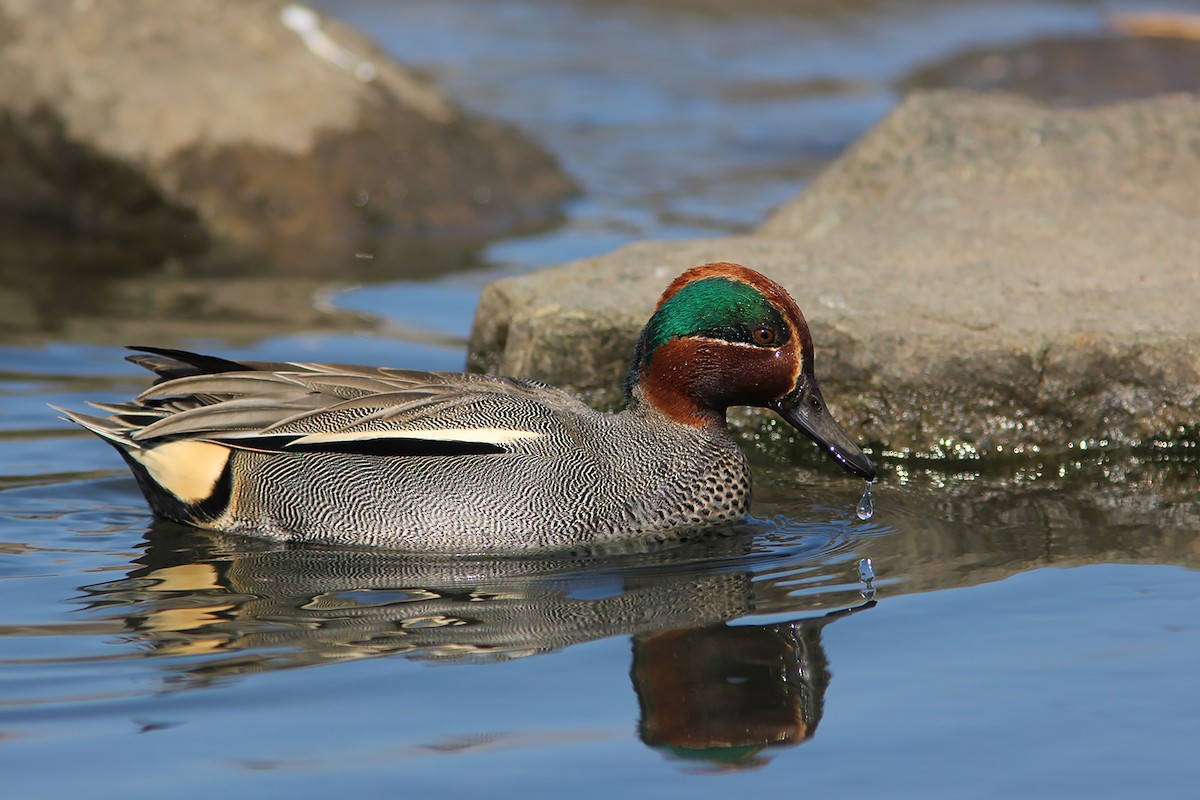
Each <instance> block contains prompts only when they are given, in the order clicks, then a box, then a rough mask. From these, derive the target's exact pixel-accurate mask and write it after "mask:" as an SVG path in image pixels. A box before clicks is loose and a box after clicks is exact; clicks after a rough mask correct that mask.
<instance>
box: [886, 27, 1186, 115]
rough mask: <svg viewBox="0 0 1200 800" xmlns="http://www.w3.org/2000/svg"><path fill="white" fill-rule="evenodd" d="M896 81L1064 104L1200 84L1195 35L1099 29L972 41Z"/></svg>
mask: <svg viewBox="0 0 1200 800" xmlns="http://www.w3.org/2000/svg"><path fill="white" fill-rule="evenodd" d="M900 86H901V88H902V89H903V90H905V91H913V90H915V89H944V88H952V87H953V88H960V89H970V90H972V91H1005V92H1013V93H1016V94H1021V95H1024V96H1026V97H1029V98H1032V99H1034V100H1038V101H1040V102H1043V103H1046V104H1047V105H1053V106H1061V107H1084V106H1095V105H1101V104H1103V103H1115V102H1118V101H1123V100H1136V99H1140V98H1144V97H1151V96H1153V95H1156V94H1167V93H1170V92H1200V40H1197V39H1186V38H1166V37H1162V36H1132V37H1127V36H1098V37H1091V38H1087V37H1072V38H1055V39H1039V40H1037V41H1032V42H1022V43H1020V44H1016V45H1010V46H1007V47H983V48H976V49H972V50H968V51H966V52H963V53H959V54H957V55H954V56H951V57H950V58H948V59H945V60H942V61H939V62H937V63H935V64H928V65H926V66H923V67H921V68H919V69H917V70H915V71H914V72H912V73H911V74H909V75H908V76H907V77H905V78H904V80H903V81H901V83H900Z"/></svg>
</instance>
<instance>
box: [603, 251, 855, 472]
mask: <svg viewBox="0 0 1200 800" xmlns="http://www.w3.org/2000/svg"><path fill="white" fill-rule="evenodd" d="M627 390H628V393H629V395H630V396H631V397H632V398H634V399H636V400H638V401H643V402H647V403H649V404H650V405H652V406H653V407H654V408H656V409H658V411H660V412H661V413H662V414H664V415H666V416H667V417H668V418H670V419H672V420H674V421H676V422H679V423H683V424H686V425H695V426H710V425H720V426H723V425H725V412H726V410H727V409H728V408H729V407H730V406H760V407H763V408H770V409H772V410H773V411H775V412H776V413H777V414H779V416H781V417H783V419H784V420H786V421H787V422H788V423H789V424H790V425H792V426H793V427H795V428H796V429H797V430H799V431H800V432H802V433H803V434H804V435H805V436H808V437H809V438H810V439H812V440H813V441H814V442H816V443H817V444H818V445H819V446H820V447H821V448H822V449H823V450H825V452H827V453H828V454H829V455H831V456H832V457H833V458H834V459H836V460H837V462H838V463H839V464H841V465H842V467H844V468H845V469H846V470H847V471H848V472H851V473H853V474H855V475H858V476H859V477H862V478H865V479H867V480H874V479H875V465H874V464H872V463H871V460H870V459H869V458H867V456H866V454H865V453H863V451H862V449H861V448H859V446H858V445H857V444H855V443H854V441H853V440H851V438H850V436H849V435H848V434H847V433H846V432H845V431H844V430H842V426H841V425H839V424H838V423H837V420H835V419H834V418H833V416H832V415H831V414H830V413H829V410H828V409H827V408H826V406H825V400H824V399H823V398H822V397H821V390H820V388H819V387H818V386H817V379H816V377H815V376H814V374H813V342H812V336H811V335H810V334H809V332H808V324H807V323H806V322H805V321H804V314H803V313H801V311H800V307H799V306H797V305H796V301H795V300H793V299H792V297H791V295H789V294H788V293H787V290H785V289H784V288H783V287H782V286H780V285H779V284H777V283H775V281H773V280H771V279H770V278H767V277H765V276H763V275H760V274H759V273H757V272H755V271H754V270H752V269H748V268H746V267H743V266H739V265H737V264H728V263H717V264H705V265H703V266H700V267H694V268H692V269H690V270H688V271H687V272H685V273H683V274H682V275H680V276H679V277H678V278H676V279H675V280H674V281H673V282H672V283H671V285H670V286H668V287H667V290H666V291H665V292H663V296H662V298H661V299H660V300H659V301H658V308H657V309H656V310H655V312H654V316H652V317H651V318H650V322H649V323H647V325H646V328H645V330H643V331H642V336H641V339H640V340H639V341H638V346H637V351H636V352H635V353H634V358H633V365H632V367H631V369H630V373H629V381H628V385H627Z"/></svg>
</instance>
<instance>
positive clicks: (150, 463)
mask: <svg viewBox="0 0 1200 800" xmlns="http://www.w3.org/2000/svg"><path fill="white" fill-rule="evenodd" d="M127 452H128V453H129V455H130V457H132V458H133V459H134V460H136V461H137V462H138V463H139V464H141V465H142V466H143V467H145V468H146V471H147V472H148V473H150V477H151V478H153V479H154V482H155V483H157V484H158V485H159V486H161V487H162V488H164V489H166V490H167V491H168V492H170V493H171V494H173V495H175V496H176V497H178V498H179V499H180V500H182V501H183V502H185V503H199V502H202V501H204V500H207V499H208V497H209V496H210V495H211V494H212V491H213V487H215V486H216V485H217V479H218V478H220V477H221V471H222V470H224V469H225V463H226V462H227V461H228V460H229V448H228V447H224V446H222V445H219V444H213V443H212V442H195V441H177V442H166V443H165V444H160V445H157V446H155V447H144V448H142V449H140V450H130V451H127Z"/></svg>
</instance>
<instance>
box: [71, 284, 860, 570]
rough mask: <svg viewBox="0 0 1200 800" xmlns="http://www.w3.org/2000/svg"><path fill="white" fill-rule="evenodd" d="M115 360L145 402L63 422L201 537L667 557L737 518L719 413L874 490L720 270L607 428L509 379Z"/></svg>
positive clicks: (731, 452) (797, 349)
mask: <svg viewBox="0 0 1200 800" xmlns="http://www.w3.org/2000/svg"><path fill="white" fill-rule="evenodd" d="M134 349H136V350H140V351H141V354H139V355H133V356H129V359H130V360H131V361H133V362H134V363H136V364H140V365H141V366H144V367H146V368H148V369H150V370H153V371H154V372H155V373H157V374H158V376H159V380H158V381H157V382H156V383H155V384H154V385H153V386H151V387H150V388H149V389H147V390H146V391H145V392H143V393H142V394H141V395H139V396H138V397H137V398H136V399H134V400H133V401H131V402H128V403H116V404H95V405H96V407H97V408H99V409H101V410H103V411H105V412H108V414H110V416H107V417H97V416H93V415H89V414H80V413H75V412H64V413H65V414H66V416H67V417H68V418H70V419H71V420H73V421H74V422H77V423H79V424H80V425H82V426H83V427H85V428H87V429H88V430H90V431H92V432H93V433H96V434H98V435H99V436H101V437H102V438H103V439H104V440H105V441H107V442H108V443H109V444H111V445H113V446H114V447H115V448H116V449H117V451H118V452H119V453H120V454H121V455H122V456H123V457H124V458H125V460H126V461H127V462H128V464H129V466H130V468H131V469H132V470H133V474H134V475H135V476H136V478H137V481H138V485H139V486H140V487H141V489H142V492H143V493H144V494H145V496H146V499H147V501H148V502H149V504H150V507H151V508H152V509H153V510H154V511H155V513H157V514H159V515H160V516H162V517H166V518H167V519H172V520H176V521H179V522H184V523H189V524H192V525H198V526H200V527H205V528H213V529H217V530H224V531H235V532H245V533H255V534H260V535H266V536H269V537H271V538H275V539H288V540H299V541H321V542H341V543H350V544H368V545H379V546H388V547H398V548H404V549H411V550H424V551H441V552H462V553H468V552H470V553H478V552H486V551H515V550H524V549H529V548H564V547H580V546H583V547H586V546H588V545H596V544H604V543H612V542H615V541H617V540H622V539H626V540H634V539H638V538H669V537H670V536H671V535H672V532H673V531H679V530H684V529H694V528H696V527H701V526H708V525H713V524H716V523H721V522H726V521H731V520H737V519H739V518H741V517H742V516H743V515H744V514H745V513H746V511H747V507H748V503H749V495H750V473H749V469H748V467H747V464H746V459H745V456H744V455H743V454H742V452H741V450H739V449H738V446H737V443H736V442H735V441H734V439H733V437H732V436H731V434H730V432H729V430H728V428H727V427H726V423H725V413H726V409H728V408H729V407H730V406H735V405H746V406H761V407H766V408H770V409H773V410H774V411H775V412H776V413H778V414H779V415H780V416H781V417H783V419H784V420H786V421H787V422H788V423H790V424H791V425H793V426H795V427H796V428H798V429H799V430H800V431H802V432H803V433H804V434H806V435H807V436H809V437H810V438H811V439H813V440H814V441H815V442H816V443H817V444H818V445H820V446H821V447H822V448H824V449H825V451H826V452H828V453H829V454H830V455H831V456H833V457H834V458H835V459H836V460H837V461H838V462H839V463H840V464H841V465H842V466H843V467H844V468H845V469H846V470H848V471H849V472H851V473H853V474H855V475H858V476H860V477H862V478H865V479H867V480H872V479H874V477H875V467H874V466H873V465H872V464H871V461H870V459H868V458H867V456H866V455H865V454H864V453H863V452H862V450H861V449H859V447H858V446H857V445H856V444H855V443H854V442H853V441H851V439H850V437H849V436H847V434H846V433H845V431H843V430H842V428H841V427H840V426H839V425H838V423H837V422H836V421H835V420H834V419H833V417H832V416H831V415H830V414H829V412H828V411H827V410H826V407H825V402H824V400H823V399H822V398H821V392H820V390H819V389H818V387H817V382H816V378H815V377H814V376H813V345H812V337H811V336H810V335H809V332H808V325H807V324H806V323H805V321H804V315H803V314H802V313H801V311H800V308H799V307H798V306H797V305H796V302H795V301H794V300H793V299H792V298H791V296H790V295H789V294H788V293H787V291H785V290H784V289H783V287H781V286H780V285H779V284H777V283H775V282H774V281H772V280H770V279H768V278H766V277H764V276H762V275H760V274H759V273H757V272H755V271H753V270H751V269H747V268H746V267H742V266H738V265H736V264H726V263H718V264H706V265H704V266H700V267H695V268H693V269H691V270H688V271H687V272H685V273H684V274H683V275H681V276H680V277H679V278H677V279H676V280H675V281H674V282H672V283H671V285H670V286H668V287H667V289H666V291H665V292H664V293H663V296H662V298H661V299H660V300H659V301H658V307H657V309H656V310H655V312H654V315H653V316H652V317H651V318H650V322H649V323H648V324H647V325H646V328H645V330H643V331H642V335H641V338H640V340H639V341H638V344H637V348H636V350H635V352H634V356H633V364H632V366H631V368H630V371H629V377H628V380H627V383H626V394H627V397H628V403H627V405H626V407H625V409H624V410H622V411H620V412H618V413H615V414H606V413H601V412H598V411H595V410H593V409H591V408H589V407H588V406H586V405H585V404H583V403H581V402H580V401H579V400H576V399H575V398H573V397H571V396H570V395H568V394H566V393H564V392H562V391H560V390H558V389H555V388H553V387H550V386H547V385H545V384H542V383H538V382H536V381H529V380H519V379H515V378H499V377H488V376H483V375H466V374H453V373H439V372H415V371H409V370H400V369H389V368H385V367H360V366H345V365H340V364H309V363H299V362H297V363H260V362H252V361H249V362H244V363H243V362H235V361H227V360H225V359H222V358H216V357H212V356H204V355H197V354H194V353H188V352H183V351H177V350H164V349H157V348H134Z"/></svg>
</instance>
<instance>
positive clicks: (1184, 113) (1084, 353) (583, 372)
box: [470, 91, 1200, 455]
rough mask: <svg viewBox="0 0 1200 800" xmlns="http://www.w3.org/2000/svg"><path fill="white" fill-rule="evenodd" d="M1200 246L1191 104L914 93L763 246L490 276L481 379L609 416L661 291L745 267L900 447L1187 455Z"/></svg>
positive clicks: (878, 433)
mask: <svg viewBox="0 0 1200 800" xmlns="http://www.w3.org/2000/svg"><path fill="white" fill-rule="evenodd" d="M1198 233H1200V99H1197V98H1196V97H1195V96H1192V95H1168V96H1162V97H1158V98H1153V99H1149V100H1144V101H1138V102H1130V103H1124V104H1119V105H1112V106H1102V107H1098V108H1092V109H1051V108H1047V107H1045V106H1041V105H1038V104H1036V103H1034V102H1031V101H1028V100H1023V99H1020V98H1016V97H1013V96H1007V95H991V94H973V93H969V92H963V91H944V92H931V93H917V94H914V95H912V96H910V97H908V98H907V99H906V100H905V101H904V102H903V103H902V104H901V105H900V107H899V108H897V109H896V110H895V111H894V112H893V113H891V114H890V115H889V116H888V117H887V118H886V119H885V120H883V121H882V122H881V123H880V124H878V125H877V126H876V127H875V128H874V129H872V130H871V131H870V132H868V133H867V135H865V136H864V137H863V138H862V139H861V140H860V141H859V142H858V143H857V144H856V145H855V146H854V147H853V148H851V149H850V151H849V152H847V153H845V154H844V155H843V156H841V158H839V159H838V160H837V161H836V162H834V164H832V165H831V166H830V167H829V168H828V169H827V170H825V172H824V173H822V175H821V176H820V177H819V178H818V179H817V180H816V181H815V182H814V183H813V184H812V185H811V186H810V187H809V188H808V189H807V190H806V191H805V192H803V193H802V194H801V195H800V196H799V197H798V198H796V199H795V200H794V201H792V202H791V203H788V204H786V205H785V206H784V207H783V208H781V209H779V210H778V212H777V213H776V214H774V215H773V216H772V217H771V218H770V219H769V220H768V221H767V222H766V223H765V224H764V225H763V226H762V227H761V228H760V229H759V230H758V231H756V232H755V233H754V234H752V235H749V236H739V237H730V238H724V239H708V240H701V241H685V242H645V243H639V244H637V245H634V246H630V247H627V248H624V249H622V250H619V251H617V252H615V253H612V254H610V255H606V256H603V257H600V258H593V259H587V260H584V261H579V262H575V263H571V264H566V265H563V266H561V267H557V268H553V269H549V270H545V271H542V272H538V273H534V274H531V275H527V276H523V277H518V278H512V279H507V280H503V281H499V282H497V283H495V284H492V285H491V286H489V287H488V288H487V289H486V290H485V292H484V294H483V297H482V299H481V302H480V306H479V310H478V312H477V315H476V319H475V325H474V330H473V334H472V338H471V353H470V365H471V367H472V368H473V369H475V370H480V371H486V372H498V373H504V374H510V375H519V376H525V377H532V378H538V379H541V380H545V381H548V382H551V383H555V384H558V385H566V386H569V387H571V388H573V389H575V390H576V391H578V392H580V393H582V394H583V395H585V396H587V397H589V398H590V399H592V400H593V401H597V402H600V403H601V404H609V405H611V404H614V403H616V402H618V401H619V396H618V395H619V387H620V380H621V376H622V375H623V373H624V371H625V369H626V367H627V364H628V360H629V356H630V353H631V352H632V346H633V342H634V341H635V339H636V336H637V333H638V331H639V329H640V327H641V326H642V325H643V324H644V322H645V320H646V319H647V318H648V316H649V314H650V312H651V310H652V308H653V304H654V302H655V300H656V299H657V297H658V295H659V294H660V293H661V291H662V288H663V287H664V286H665V285H666V283H667V282H669V280H670V279H671V278H673V277H674V276H675V275H676V274H677V273H679V272H681V271H682V270H684V269H686V268H687V267H689V266H692V265H693V264H697V263H704V262H708V261H716V260H723V261H735V262H741V263H745V264H747V265H748V266H752V267H754V268H756V269H759V270H761V271H763V272H765V273H767V274H769V275H771V276H772V277H774V278H776V279H777V280H779V281H781V282H782V283H784V284H785V285H786V286H787V287H788V288H789V289H790V290H791V291H792V293H793V294H794V295H795V297H796V298H797V300H798V301H799V303H800V305H801V307H802V308H803V309H804V310H805V313H806V315H807V317H808V321H809V324H810V326H811V328H812V330H813V336H814V339H815V341H816V345H817V374H818V377H819V378H820V379H821V381H822V384H823V387H824V389H825V396H826V399H827V400H828V401H829V403H830V405H831V407H832V408H833V409H834V411H835V412H836V414H837V416H838V417H839V419H840V420H842V422H843V424H845V425H846V427H847V428H848V430H850V431H851V432H852V433H853V434H854V435H855V436H858V437H861V438H862V439H864V440H866V441H869V442H871V443H873V444H874V445H875V446H877V447H879V448H881V449H883V450H885V451H895V452H901V453H914V454H927V455H954V454H959V455H964V454H965V455H971V454H979V453H992V452H1013V451H1017V452H1020V451H1027V450H1033V451H1038V452H1066V451H1067V450H1068V449H1069V448H1071V447H1077V446H1084V447H1086V446H1094V445H1110V444H1120V445H1130V446H1147V445H1155V444H1157V445H1159V446H1162V445H1164V444H1169V443H1175V444H1181V445H1183V446H1189V445H1191V446H1194V442H1195V438H1196V430H1197V424H1198V423H1200V235H1198Z"/></svg>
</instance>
